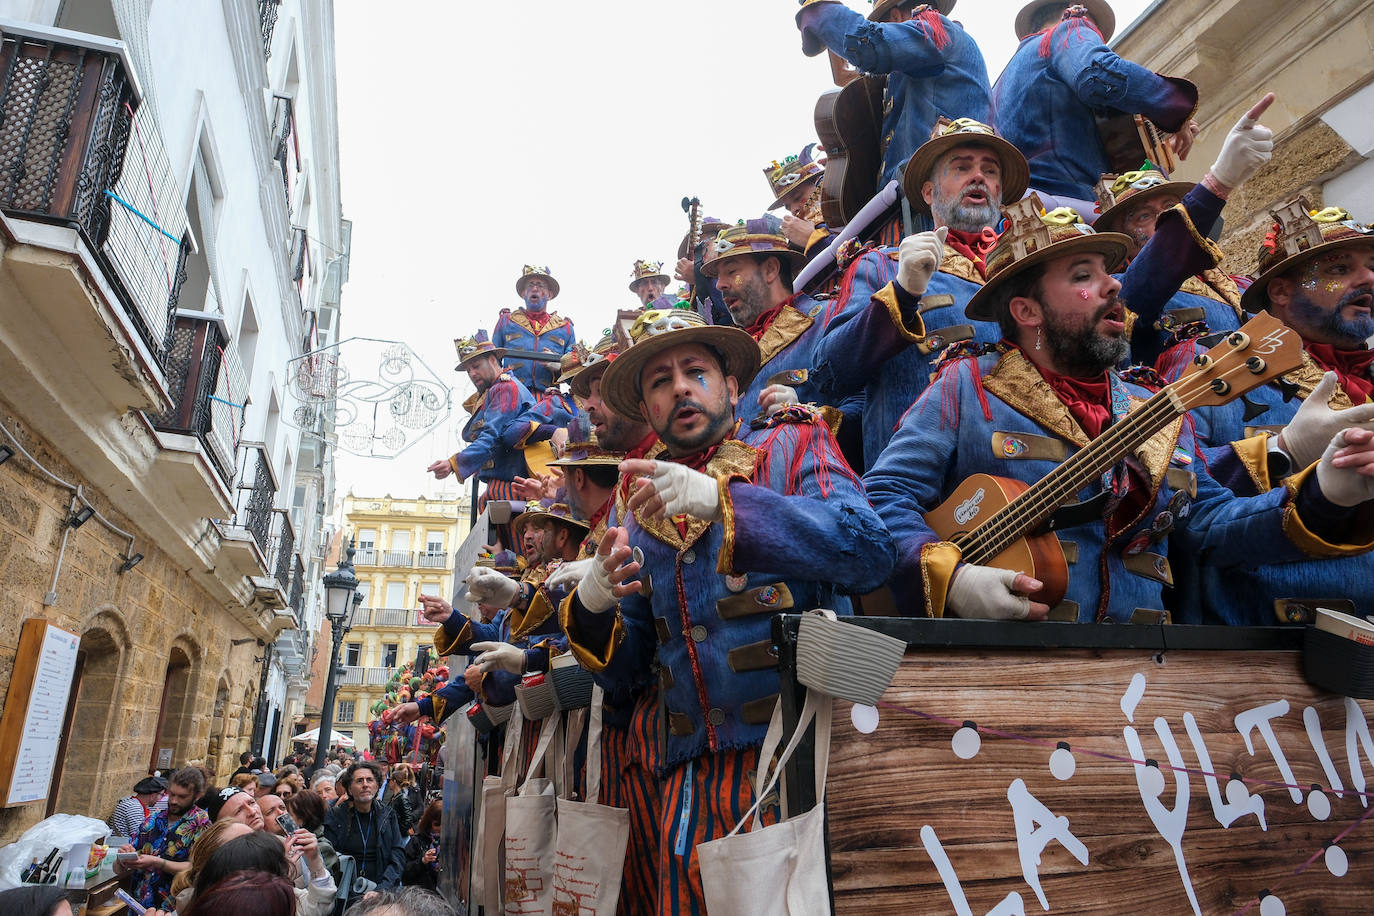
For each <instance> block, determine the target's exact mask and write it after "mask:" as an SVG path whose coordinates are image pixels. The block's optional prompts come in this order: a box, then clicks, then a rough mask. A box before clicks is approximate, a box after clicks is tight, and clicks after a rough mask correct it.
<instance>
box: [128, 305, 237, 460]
mask: <svg viewBox="0 0 1374 916" xmlns="http://www.w3.org/2000/svg"><path fill="white" fill-rule="evenodd" d="M166 375H167V388H168V390H169V391H170V392H171V395H172V409H171V410H169V411H167V412H166V413H163V414H158V415H157V416H152V417H149V421H150V422H151V423H152V424H153V426H154V427H155V428H157V429H160V430H163V431H165V432H173V433H181V434H183V435H189V436H195V437H196V438H198V439H200V441H201V444H202V445H204V446H205V451H206V454H207V455H208V456H209V458H210V463H211V464H212V465H214V468H215V471H216V472H217V473H218V474H219V477H220V480H222V481H223V482H224V485H225V487H232V486H233V484H234V455H235V453H236V451H237V449H238V442H239V436H240V435H241V434H242V431H243V414H244V401H245V398H246V397H247V395H248V376H247V373H245V372H244V371H243V364H242V363H240V362H239V356H238V350H237V349H236V348H234V347H233V346H231V345H230V344H229V342H228V341H227V340H226V339H225V336H224V330H223V325H222V324H221V322H220V320H219V319H218V318H217V317H215V316H206V317H195V316H191V315H181V316H178V317H177V319H176V324H175V326H174V327H173V329H172V338H171V347H170V349H169V350H168V353H167V365H166Z"/></svg>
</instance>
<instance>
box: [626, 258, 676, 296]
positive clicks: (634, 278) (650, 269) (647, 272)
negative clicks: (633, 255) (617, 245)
mask: <svg viewBox="0 0 1374 916" xmlns="http://www.w3.org/2000/svg"><path fill="white" fill-rule="evenodd" d="M630 276H631V279H630V292H632V293H633V292H637V291H638V287H639V284H640V283H641V282H642V281H644V280H662V281H663V285H664V286H667V285H668V281H669V280H670V279H671V278H670V277H669V276H668V275H667V274H665V273H664V272H663V262H662V261H635V266H634V270H633V271H632V273H631V275H630Z"/></svg>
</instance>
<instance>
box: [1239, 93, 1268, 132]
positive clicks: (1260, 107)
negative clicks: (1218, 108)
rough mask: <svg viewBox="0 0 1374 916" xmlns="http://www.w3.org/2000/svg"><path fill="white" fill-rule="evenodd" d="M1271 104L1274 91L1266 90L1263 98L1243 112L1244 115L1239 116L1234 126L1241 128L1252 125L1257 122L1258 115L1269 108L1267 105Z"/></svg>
mask: <svg viewBox="0 0 1374 916" xmlns="http://www.w3.org/2000/svg"><path fill="white" fill-rule="evenodd" d="M1272 104H1274V93H1272V92H1266V93H1265V94H1264V98H1262V99H1260V100H1259V101H1258V102H1256V103H1255V105H1254V107H1253V108H1251V109H1250V110H1249V111H1247V112H1246V113H1245V117H1243V118H1241V119H1240V123H1239V124H1237V125H1236V126H1237V127H1239V128H1241V129H1242V130H1244V129H1246V128H1250V127H1254V126H1255V125H1256V124H1258V123H1259V119H1260V117H1261V116H1262V115H1263V114H1264V113H1265V111H1267V110H1268V109H1269V106H1270V105H1272Z"/></svg>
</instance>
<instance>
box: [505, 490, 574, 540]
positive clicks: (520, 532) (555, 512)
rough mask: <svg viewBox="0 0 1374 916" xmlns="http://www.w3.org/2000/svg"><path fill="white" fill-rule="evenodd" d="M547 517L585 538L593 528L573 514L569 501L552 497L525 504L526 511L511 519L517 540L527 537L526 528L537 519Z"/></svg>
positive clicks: (512, 531) (511, 525)
mask: <svg viewBox="0 0 1374 916" xmlns="http://www.w3.org/2000/svg"><path fill="white" fill-rule="evenodd" d="M545 519H547V520H548V521H552V522H557V523H559V524H561V525H564V526H566V527H567V528H568V529H569V530H570V531H571V532H572V534H573V536H574V537H577V538H583V537H586V536H587V532H588V531H590V530H591V526H590V525H588V524H587V523H586V522H584V521H582V520H581V519H578V518H576V517H575V516H574V515H573V514H572V510H571V509H569V508H568V504H567V503H558V502H554V501H553V500H551V499H545V500H540V501H539V502H531V503H529V504H527V505H526V506H525V511H524V512H521V513H520V514H519V515H517V516H516V517H515V518H513V519H511V523H510V527H511V533H512V534H514V536H515V540H516V541H517V542H519V541H521V540H523V539H524V537H525V528H526V527H527V526H528V525H530V524H532V523H533V522H536V521H541V520H545Z"/></svg>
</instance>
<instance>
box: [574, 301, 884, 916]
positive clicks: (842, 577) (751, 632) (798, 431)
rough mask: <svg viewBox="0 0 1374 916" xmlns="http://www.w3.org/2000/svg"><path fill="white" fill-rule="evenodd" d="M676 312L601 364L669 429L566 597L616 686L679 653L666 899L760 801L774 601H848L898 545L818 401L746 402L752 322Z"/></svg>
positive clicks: (607, 381)
mask: <svg viewBox="0 0 1374 916" xmlns="http://www.w3.org/2000/svg"><path fill="white" fill-rule="evenodd" d="M673 318H674V320H673V321H672V322H652V323H651V322H643V321H641V322H639V323H637V324H636V326H635V328H634V333H633V340H634V343H633V346H631V347H629V348H628V349H627V350H626V351H625V352H624V353H622V354H621V355H620V356H619V357H618V358H617V359H616V360H615V362H613V363H611V365H610V368H608V369H607V370H606V374H605V376H604V377H603V383H602V391H603V393H604V395H605V397H606V400H607V403H608V404H609V405H610V406H611V408H612V409H613V410H615V411H617V412H618V413H621V414H622V415H625V416H628V417H637V418H641V419H643V420H645V421H647V422H648V423H649V425H650V426H651V427H653V428H654V430H655V431H656V432H657V433H658V435H659V438H660V439H661V440H662V443H661V445H660V447H658V448H656V449H654V450H653V451H651V452H650V453H649V456H648V457H647V458H644V459H639V460H632V461H626V462H624V463H623V464H622V465H621V472H622V473H623V474H625V475H627V476H630V477H635V478H639V479H638V480H637V481H636V489H635V492H634V494H633V495H632V496H631V498H630V499H629V501H628V502H627V504H626V513H625V516H624V518H623V519H620V520H619V522H620V524H619V525H617V526H616V527H613V528H610V529H608V530H607V532H606V535H605V537H604V538H603V539H602V542H601V545H600V547H599V549H598V553H597V557H596V561H595V562H594V563H593V564H592V565H591V566H590V567H589V569H588V571H587V573H586V575H584V576H583V578H582V580H581V582H580V583H579V584H578V586H577V588H576V590H575V591H574V592H573V594H572V595H570V596H569V598H568V599H567V600H566V601H565V602H564V604H563V606H562V608H561V609H560V613H561V616H562V619H563V622H564V629H565V631H566V632H567V633H568V636H569V645H570V648H571V651H572V652H573V653H574V655H575V656H576V657H577V659H578V661H579V663H581V664H582V666H583V667H585V668H588V669H590V670H592V671H593V672H594V673H595V674H596V676H597V677H598V679H600V680H601V681H602V682H603V683H604V684H605V685H606V686H607V687H608V688H611V689H616V688H619V687H620V686H622V685H625V684H635V683H638V682H640V681H641V680H642V679H644V678H645V677H646V676H647V675H648V672H649V665H650V662H651V660H652V659H653V658H654V656H655V653H657V657H658V661H659V664H660V665H661V666H662V667H663V668H664V669H665V671H666V674H665V675H664V678H663V682H664V685H665V686H664V689H663V696H664V707H663V715H664V716H665V719H664V726H665V728H666V730H667V742H666V751H665V753H664V756H663V758H662V760H661V771H660V780H661V782H660V784H661V787H662V793H663V794H662V799H663V814H662V820H661V823H660V825H659V837H660V841H661V844H662V845H661V848H660V854H659V862H660V867H659V870H658V880H659V907H658V912H659V913H660V914H687V913H690V914H694V916H695V914H702V913H704V912H705V907H704V901H703V897H702V891H701V883H700V874H699V872H698V870H697V867H696V857H695V848H696V846H697V845H698V844H700V843H703V842H706V841H708V840H711V839H714V838H717V837H720V836H724V835H725V833H726V832H728V831H729V830H730V829H731V828H732V827H734V826H735V823H736V822H737V821H738V819H739V817H740V816H742V815H743V814H744V812H745V811H746V810H747V809H748V808H749V807H750V805H751V804H752V803H753V798H752V794H753V793H752V790H751V787H750V785H749V779H748V774H749V773H750V771H752V770H754V769H756V768H757V767H758V766H759V760H758V756H759V755H758V746H759V745H760V743H761V742H762V740H763V736H764V732H765V731H766V727H767V723H768V720H769V717H770V715H771V713H772V709H773V706H774V704H775V702H776V700H777V692H778V689H779V682H778V674H777V671H776V665H777V660H776V659H775V658H774V657H773V655H772V652H771V646H772V640H771V638H770V635H769V627H770V619H771V617H772V615H773V614H774V613H776V612H778V611H781V610H784V609H794V610H795V609H808V608H813V607H831V608H834V609H835V610H836V611H837V612H838V613H841V614H843V613H848V611H849V601H848V599H847V598H846V597H844V595H842V594H838V593H837V592H839V591H844V592H865V591H869V590H871V589H873V588H875V587H876V586H877V585H878V584H880V583H881V581H882V580H883V579H884V578H885V577H886V574H887V570H888V569H889V568H890V564H891V562H892V545H891V543H890V541H889V539H888V538H887V534H886V532H885V531H884V529H883V526H882V523H881V521H880V520H879V519H878V517H877V515H876V513H874V511H873V510H872V508H871V507H870V506H869V503H868V500H867V499H866V498H865V496H864V493H863V488H862V486H861V485H860V484H859V481H858V479H857V478H855V477H854V475H853V473H852V472H851V471H850V470H849V468H848V467H847V466H846V465H845V464H844V461H843V459H842V458H841V457H840V456H839V451H838V448H837V446H836V445H835V441H834V439H833V437H832V436H831V435H830V432H829V429H828V428H827V427H826V425H825V423H824V421H823V420H821V418H820V417H819V416H818V415H817V414H816V413H815V412H814V411H812V410H810V409H807V408H804V407H801V406H798V405H793V406H790V407H787V408H784V409H783V410H781V411H779V412H778V413H776V414H774V415H772V417H771V418H770V421H769V423H768V425H767V426H765V427H763V428H760V429H750V428H748V427H747V426H744V425H742V424H741V423H740V422H739V421H737V420H736V419H735V405H734V402H735V401H736V400H737V396H738V392H739V391H740V389H741V387H742V386H744V385H747V384H748V382H749V380H750V379H751V378H752V376H753V375H754V373H755V372H757V371H758V365H759V350H758V346H757V344H756V343H755V342H754V340H753V339H752V338H751V337H749V336H748V335H747V334H745V333H744V332H743V331H740V330H738V329H735V328H722V327H718V326H709V325H706V324H705V323H704V322H703V321H702V320H701V318H700V317H699V316H697V315H695V314H692V313H686V312H682V313H676V314H674V315H673ZM632 553H633V555H635V556H641V555H642V557H643V563H642V566H641V564H640V563H638V562H635V561H633V560H632V559H631V557H632ZM631 580H633V581H631ZM617 604H618V605H619V606H618V607H617ZM771 819H772V814H771V809H770V814H769V816H768V817H766V818H765V820H771Z"/></svg>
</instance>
